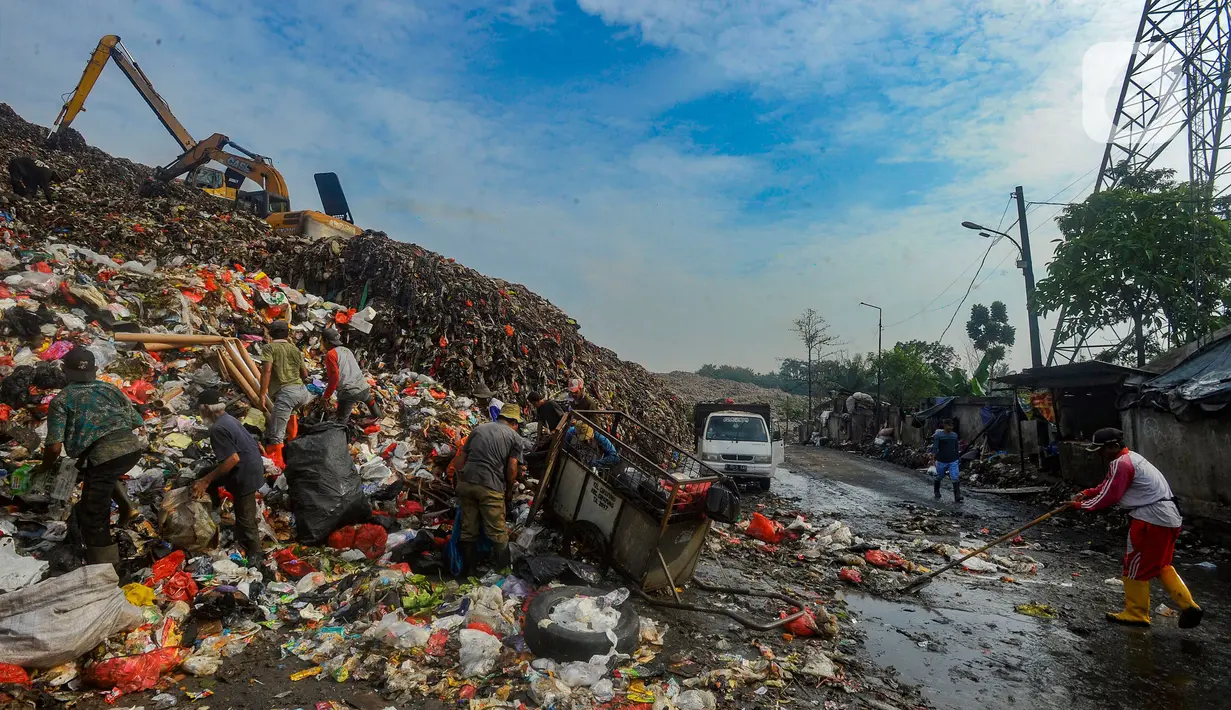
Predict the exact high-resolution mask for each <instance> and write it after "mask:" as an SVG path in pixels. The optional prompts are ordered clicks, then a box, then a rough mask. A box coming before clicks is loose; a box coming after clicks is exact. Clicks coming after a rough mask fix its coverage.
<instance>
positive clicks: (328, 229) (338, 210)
mask: <svg viewBox="0 0 1231 710" xmlns="http://www.w3.org/2000/svg"><path fill="white" fill-rule="evenodd" d="M107 60H111V61H113V62H115V65H116V66H118V67H119V68H120V71H122V72H124V76H126V77H128V80H129V81H130V82H132V85H133V88H135V89H136V90H137V93H139V94H141V98H143V99H145V103H146V104H147V105H148V106H149V107H150V109H151V110H152V111H153V112H154V115H156V116H157V117H158V120H159V121H161V122H162V125H163V126H164V127H165V128H166V129H167V131H168V132H169V133H170V134H171V136H172V137H173V138H175V140H176V142H177V143H179V146H180V149H181V150H182V151H183V152H182V153H181V154H180V156H179V157H177V158H176V159H175V160H173V161H171V162H170V163H168V164H167V165H164V166H162V167H159V168H157V169H156V170H155V171H154V179H155V180H160V181H170V180H176V179H179V178H180V177H181V176H183V179H184V183H185V184H187V185H190V186H192V187H196V188H199V189H201V190H204V191H205V192H207V193H209V194H211V195H214V196H215V197H218V198H220V199H225V200H230V201H231V202H232V204H233V205H234V206H235V207H236V208H238V209H245V210H248V211H251V212H253V213H254V214H256V215H257V216H259V217H261V218H263V219H265V221H267V222H269V223H270V225H272V226H273V228H274V230H275V231H276V232H277V233H280V234H305V235H308V236H340V237H351V236H355V235H357V234H360V233H362V231H363V230H362V229H360V228H359V227H356V226H355V225H354V224H353V222H352V220H351V215H350V208H349V206H348V205H347V203H346V196H345V195H344V194H343V192H342V186H341V184H340V183H339V181H338V179H337V175H336V174H334V173H317V174H316V175H315V178H316V184H317V189H318V191H319V192H320V196H321V204H322V205H323V206H324V208H325V212H317V211H315V210H300V211H291V198H290V195H289V194H288V190H287V187H286V180H285V179H283V177H282V173H280V172H278V169H277V168H275V167H274V166H273V163H272V162H271V161H270V159H269V158H267V157H265V156H263V155H259V154H257V153H254V152H252V151H249V150H247V149H245V148H244V147H242V146H240V145H238V144H236V143H235V142H233V141H232V140H231V139H230V138H228V137H227V136H225V135H223V134H221V133H214V134H212V135H211V136H210V137H208V138H206V139H205V140H203V141H198V140H196V139H194V138H193V137H192V134H190V133H189V132H188V129H186V128H184V124H182V123H180V121H179V119H178V118H176V117H175V114H174V113H173V112H172V111H171V106H170V105H169V104H167V102H166V100H165V99H163V98H162V96H160V95H159V94H158V92H157V91H155V90H154V85H153V83H151V82H150V80H149V78H148V77H146V75H145V72H143V71H141V67H140V66H138V65H137V62H136V61H134V60H133V58H132V55H131V54H129V52H128V49H127V48H126V47H125V46H124V44H123V43H122V42H121V41H120V38H119V36H118V35H107V36H105V37H103V38H102V39H101V40H99V42H98V46H97V47H96V48H95V49H94V53H93V55H92V56H91V57H90V61H89V62H88V63H87V64H86V67H85V71H84V72H82V74H81V80H80V81H78V82H77V88H76V89H74V90H73V92H72V94H71V95H70V96H69V97H68V99H67V100H66V101H65V102H64V106H63V107H62V108H61V109H60V115H58V116H56V120H55V123H54V127H53V129H52V134H51V136H49V138H51V139H54V138H55V137H56V136H57V135H58V134H59V133H60V132H61V131H64V130H65V129H67V128H68V127H69V126H70V125H71V124H72V122H73V119H75V118H76V117H77V114H79V113H81V112H82V111H84V110H85V100H86V97H87V96H89V94H90V90H91V89H93V88H94V83H95V82H96V81H98V77H99V75H100V74H102V71H103V68H104V67H106V66H107ZM228 148H231V149H233V150H234V151H235V152H231V151H228V150H227V149H228ZM212 162H213V163H218V164H220V165H222V166H223V167H224V168H225V170H218V169H216V168H213V167H211V166H210V165H209V163H212ZM248 180H251V181H252V182H254V183H256V184H257V185H259V186H260V189H259V190H244V189H243V186H244V183H245V182H246V181H248Z"/></svg>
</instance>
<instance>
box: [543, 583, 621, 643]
mask: <svg viewBox="0 0 1231 710" xmlns="http://www.w3.org/2000/svg"><path fill="white" fill-rule="evenodd" d="M627 599H628V590H627V589H617V590H615V591H614V592H611V593H609V594H606V595H604V596H601V597H581V596H578V597H571V598H569V599H565V600H563V601H561V602H560V603H559V604H556V606H555V607H554V608H553V609H552V610H551V614H550V615H549V618H550V619H551V621H552V622H553V623H556V624H559V625H560V626H561V627H563V628H565V629H568V630H569V631H581V632H586V633H608V632H614V631H615V628H616V627H617V626H619V625H620V610H619V609H616V608H615V607H617V606H619V605H621V604H623V603H624V602H625V601H626V600H627ZM540 623H541V622H540Z"/></svg>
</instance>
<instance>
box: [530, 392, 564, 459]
mask: <svg viewBox="0 0 1231 710" xmlns="http://www.w3.org/2000/svg"><path fill="white" fill-rule="evenodd" d="M527 399H529V400H530V406H531V407H534V420H535V421H536V422H538V424H539V434H538V442H537V444H536V445H535V447H534V450H533V451H528V452H526V454H525V456H524V458H525V461H526V472H527V474H528V475H529V476H530V477H531V478H542V474H543V468H544V467H545V465H546V463H547V453H548V450H549V449H550V448H551V434H552V432H554V431H555V430H556V427H558V426H560V422H561V420H563V419H564V414H565V412H564V407H563V406H561V405H560V403H559V402H554V401H552V400H550V399H547V398H546V397H544V396H543V393H542V392H531V393H530V396H529V397H528V398H527Z"/></svg>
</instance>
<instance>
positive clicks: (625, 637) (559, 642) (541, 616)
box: [522, 587, 641, 663]
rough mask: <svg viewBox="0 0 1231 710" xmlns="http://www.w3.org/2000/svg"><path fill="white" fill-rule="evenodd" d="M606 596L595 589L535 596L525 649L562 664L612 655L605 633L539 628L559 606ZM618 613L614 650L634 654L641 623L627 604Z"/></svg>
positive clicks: (525, 629)
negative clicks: (586, 598) (568, 602)
mask: <svg viewBox="0 0 1231 710" xmlns="http://www.w3.org/2000/svg"><path fill="white" fill-rule="evenodd" d="M603 594H604V592H603V591H602V590H601V589H595V588H593V587H556V588H554V589H548V590H547V591H544V592H541V593H539V594H537V595H535V596H534V597H533V598H532V599H531V600H530V605H529V607H527V608H526V620H525V624H523V625H522V634H523V635H524V636H525V639H526V645H527V646H529V647H530V650H531V651H533V652H534V655H536V656H538V657H539V658H550V659H552V660H554V661H558V662H560V663H567V662H568V661H589V660H590V657H591V656H605V655H607V654H608V653H610V652H611V641H610V640H609V639H608V638H607V634H605V633H598V632H586V631H572V630H570V629H566V628H563V627H562V626H560V625H559V624H547V625H546V626H539V623H540V622H541V621H543V620H545V619H546V620H550V619H551V612H552V610H553V609H555V607H556V605H557V604H559V603H560V602H562V601H564V600H566V599H571V598H573V597H579V596H587V597H601V596H603ZM619 609H620V621H619V623H618V624H616V627H615V629H614V632H615V637H616V647H615V650H616V651H619V652H620V653H632V652H633V651H635V650H636V649H637V642H638V640H639V639H640V636H641V620H640V618H639V617H638V616H637V612H636V611H634V610H633V608H632V606H631V605H630V604H629V603H628V602H625V603H624V604H623V605H621V606H620V607H619Z"/></svg>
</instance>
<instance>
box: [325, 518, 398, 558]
mask: <svg viewBox="0 0 1231 710" xmlns="http://www.w3.org/2000/svg"><path fill="white" fill-rule="evenodd" d="M388 539H389V533H388V532H386V531H385V529H384V528H383V527H381V526H379V525H373V524H372V523H366V524H363V525H348V526H346V527H344V528H339V529H337V530H334V531H333V532H332V533H330V534H329V541H328V544H329V546H330V547H332V548H334V549H335V550H359V551H360V552H362V553H363V555H364V557H367V558H368V559H369V560H374V559H376V558H377V557H380V556H381V555H383V554H385V542H387V541H388Z"/></svg>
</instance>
